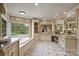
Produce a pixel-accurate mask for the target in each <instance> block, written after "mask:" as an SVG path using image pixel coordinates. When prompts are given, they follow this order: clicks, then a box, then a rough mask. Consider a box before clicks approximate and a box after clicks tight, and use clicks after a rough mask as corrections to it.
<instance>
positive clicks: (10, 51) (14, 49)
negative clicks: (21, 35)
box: [3, 41, 19, 56]
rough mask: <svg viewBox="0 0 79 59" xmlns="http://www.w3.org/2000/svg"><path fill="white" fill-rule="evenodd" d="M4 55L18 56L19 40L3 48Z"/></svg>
mask: <svg viewBox="0 0 79 59" xmlns="http://www.w3.org/2000/svg"><path fill="white" fill-rule="evenodd" d="M3 53H4V56H18V55H19V41H17V42H15V43H13V44H12V45H10V46H8V47H5V48H4V49H3Z"/></svg>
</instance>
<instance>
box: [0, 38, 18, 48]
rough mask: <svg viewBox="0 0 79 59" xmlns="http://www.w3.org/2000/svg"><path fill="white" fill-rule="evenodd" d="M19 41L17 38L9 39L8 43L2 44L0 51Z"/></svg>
mask: <svg viewBox="0 0 79 59" xmlns="http://www.w3.org/2000/svg"><path fill="white" fill-rule="evenodd" d="M17 41H19V39H18V38H11V39H10V41H9V42H8V43H5V44H2V45H1V47H0V49H4V48H6V47H8V46H10V45H12V44H14V43H15V42H17Z"/></svg>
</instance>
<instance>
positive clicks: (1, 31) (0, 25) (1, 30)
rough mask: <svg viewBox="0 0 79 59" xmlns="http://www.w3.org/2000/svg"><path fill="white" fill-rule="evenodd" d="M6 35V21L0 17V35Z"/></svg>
mask: <svg viewBox="0 0 79 59" xmlns="http://www.w3.org/2000/svg"><path fill="white" fill-rule="evenodd" d="M4 36H6V21H5V20H4V19H3V18H2V17H0V37H4Z"/></svg>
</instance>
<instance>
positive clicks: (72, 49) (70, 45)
mask: <svg viewBox="0 0 79 59" xmlns="http://www.w3.org/2000/svg"><path fill="white" fill-rule="evenodd" d="M65 48H66V52H67V53H69V54H75V53H76V51H77V39H76V37H66V38H65Z"/></svg>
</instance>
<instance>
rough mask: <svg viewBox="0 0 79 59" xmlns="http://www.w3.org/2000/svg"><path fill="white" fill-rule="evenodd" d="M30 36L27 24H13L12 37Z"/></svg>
mask: <svg viewBox="0 0 79 59" xmlns="http://www.w3.org/2000/svg"><path fill="white" fill-rule="evenodd" d="M22 34H29V26H27V25H26V24H20V23H12V35H22Z"/></svg>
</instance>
